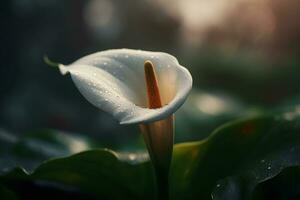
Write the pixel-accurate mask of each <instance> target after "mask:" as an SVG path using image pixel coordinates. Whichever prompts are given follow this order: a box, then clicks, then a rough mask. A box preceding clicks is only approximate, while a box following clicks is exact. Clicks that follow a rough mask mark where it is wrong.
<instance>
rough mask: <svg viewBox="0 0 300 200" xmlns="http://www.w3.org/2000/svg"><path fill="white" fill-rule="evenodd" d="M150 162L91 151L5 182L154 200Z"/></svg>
mask: <svg viewBox="0 0 300 200" xmlns="http://www.w3.org/2000/svg"><path fill="white" fill-rule="evenodd" d="M147 160H148V155H147V154H146V155H145V154H134V153H130V154H125V153H123V154H117V153H116V152H113V151H110V150H91V151H86V152H82V153H79V154H75V155H73V156H70V157H66V158H59V159H54V160H50V161H47V162H45V163H43V164H41V165H40V166H39V167H38V168H37V169H36V170H35V171H34V172H33V173H32V174H28V175H24V173H22V171H21V170H20V169H19V170H18V169H16V170H15V171H14V172H11V173H9V174H7V175H5V176H3V177H2V181H4V183H7V182H10V181H11V180H15V181H17V180H27V181H30V180H31V181H43V182H45V183H51V182H52V183H59V184H63V185H67V186H72V187H74V188H79V189H81V191H83V192H88V193H89V194H91V195H92V196H96V197H98V198H100V199H153V194H154V192H153V190H154V188H153V185H154V184H153V175H152V173H151V171H152V170H151V166H150V165H149V162H145V161H147ZM45 185H47V184H45Z"/></svg>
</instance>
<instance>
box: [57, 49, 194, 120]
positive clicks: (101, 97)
mask: <svg viewBox="0 0 300 200" xmlns="http://www.w3.org/2000/svg"><path fill="white" fill-rule="evenodd" d="M146 60H150V61H151V62H152V63H153V64H154V67H155V70H156V74H157V79H158V84H159V90H160V95H161V99H162V103H163V107H162V108H158V109H148V108H147V89H146V83H145V75H144V62H145V61H146ZM59 69H60V71H61V73H62V74H67V73H70V74H71V76H72V79H73V81H74V83H75V84H76V86H77V88H78V89H79V91H80V92H81V93H82V94H83V96H84V97H85V98H86V99H87V100H88V101H89V102H90V103H92V104H93V105H95V106H96V107H98V108H100V109H101V110H104V111H106V112H108V113H110V114H112V115H113V116H114V117H115V118H117V119H118V120H119V121H120V123H121V124H133V123H147V122H153V121H158V120H161V119H164V118H166V117H168V116H170V115H171V114H173V113H174V112H175V111H176V110H177V109H178V108H179V107H180V106H181V105H182V104H183V102H184V101H185V99H186V98H187V95H188V93H189V91H190V90H191V88H192V76H191V74H190V73H189V71H188V70H187V69H186V68H184V67H183V66H181V65H180V64H179V63H178V61H177V59H176V58H175V57H173V56H171V55H169V54H167V53H162V52H151V51H142V50H131V49H115V50H106V51H101V52H98V53H94V54H91V55H88V56H85V57H83V58H81V59H79V60H77V61H75V62H74V63H72V64H70V65H62V64H60V65H59Z"/></svg>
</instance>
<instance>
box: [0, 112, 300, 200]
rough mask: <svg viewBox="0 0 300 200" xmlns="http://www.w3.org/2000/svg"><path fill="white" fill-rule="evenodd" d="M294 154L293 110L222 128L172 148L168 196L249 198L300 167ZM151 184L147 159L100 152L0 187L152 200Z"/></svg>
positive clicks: (297, 124) (297, 130)
mask: <svg viewBox="0 0 300 200" xmlns="http://www.w3.org/2000/svg"><path fill="white" fill-rule="evenodd" d="M50 135H51V134H50ZM54 143H55V142H54ZM58 146H59V145H58ZM62 146H64V144H63V145H62ZM299 151H300V111H299V110H297V109H296V110H293V111H289V112H286V113H283V114H282V115H275V116H274V115H268V116H258V117H253V118H251V119H245V120H239V121H236V122H233V123H229V124H226V125H224V126H222V127H220V128H218V129H217V130H216V131H215V132H214V133H213V134H212V135H211V136H210V137H208V138H207V139H205V140H202V141H198V142H190V143H183V144H178V145H176V146H175V148H174V153H173V161H172V170H171V174H170V178H171V179H170V182H171V187H170V189H171V191H170V193H171V197H172V199H187V200H188V199H204V200H206V199H211V198H214V199H251V194H252V193H253V190H254V189H255V187H256V186H257V185H259V184H260V183H263V182H265V181H266V180H269V179H270V178H273V177H275V176H276V175H277V174H279V173H280V172H281V171H282V170H283V169H285V168H287V167H290V166H299V165H300V156H299V155H300V152H299ZM153 180H154V177H153V174H152V168H151V165H150V163H149V161H148V156H147V154H145V153H141V152H140V153H117V152H114V151H111V150H105V149H104V150H101V149H98V150H90V151H85V152H81V153H77V154H74V155H72V156H68V157H63V158H57V159H52V160H49V161H46V162H43V163H42V164H41V165H39V166H38V167H37V168H36V169H35V170H34V171H33V172H32V173H27V172H24V170H22V169H21V168H17V169H15V170H14V171H11V172H10V173H3V175H2V176H1V177H0V181H1V182H0V183H2V185H4V186H5V187H7V186H10V187H8V189H9V190H11V191H13V192H14V191H15V188H14V187H12V186H11V185H10V184H9V183H11V182H18V181H21V182H22V181H29V182H31V183H41V182H42V183H43V184H44V186H45V187H49V184H50V185H51V184H61V185H64V186H67V187H72V188H76V189H78V190H80V191H81V192H83V193H85V194H89V195H91V196H94V197H96V198H99V199H153V197H154V190H155V189H154V181H153ZM16 191H17V190H16Z"/></svg>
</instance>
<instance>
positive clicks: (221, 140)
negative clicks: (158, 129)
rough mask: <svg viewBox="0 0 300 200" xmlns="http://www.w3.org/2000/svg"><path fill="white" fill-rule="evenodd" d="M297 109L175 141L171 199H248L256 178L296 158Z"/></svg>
mask: <svg viewBox="0 0 300 200" xmlns="http://www.w3.org/2000/svg"><path fill="white" fill-rule="evenodd" d="M299 113H300V112H298V110H295V111H291V112H287V113H284V114H282V115H278V116H260V117H255V118H252V119H247V120H239V121H237V122H233V123H229V124H226V125H224V126H222V127H220V128H218V129H217V130H216V131H215V132H214V133H213V134H212V135H211V136H210V137H209V138H207V139H206V140H203V141H200V142H192V143H184V144H179V145H177V146H176V147H175V152H174V158H173V166H172V172H171V183H172V186H171V191H172V199H211V198H213V199H250V198H251V194H252V192H253V190H254V188H255V186H256V185H257V184H259V183H261V182H263V181H265V180H267V179H269V178H271V177H274V176H275V175H277V174H278V173H279V172H280V171H281V170H282V169H284V168H286V167H289V166H298V165H299V164H300V156H299V155H300V117H299V116H300V114H299Z"/></svg>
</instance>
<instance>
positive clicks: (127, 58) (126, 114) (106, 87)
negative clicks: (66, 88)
mask: <svg viewBox="0 0 300 200" xmlns="http://www.w3.org/2000/svg"><path fill="white" fill-rule="evenodd" d="M58 67H59V69H60V71H61V73H62V74H67V73H69V74H71V76H72V79H73V81H74V83H75V85H76V86H77V88H78V89H79V91H80V92H81V93H82V94H83V96H84V97H85V98H86V99H87V100H88V101H89V102H91V103H92V104H93V105H95V106H96V107H98V108H100V109H102V110H104V111H106V112H108V113H110V114H112V115H113V116H114V117H115V118H117V119H118V120H119V121H120V123H121V124H133V123H138V124H139V125H140V129H141V131H142V133H143V136H144V139H145V143H146V145H147V148H148V151H149V155H150V158H151V161H152V164H153V167H154V171H155V175H156V183H157V194H158V199H168V198H169V196H168V174H169V168H170V163H171V158H172V151H173V129H174V128H173V121H174V115H173V113H174V112H175V111H176V110H177V109H178V108H179V107H180V106H181V105H182V104H183V102H184V101H185V99H186V98H187V95H188V93H189V91H190V90H191V88H192V77H191V74H190V73H189V71H188V70H187V69H186V68H184V67H183V66H181V65H180V64H179V63H178V61H177V59H176V58H175V57H173V56H171V55H169V54H167V53H162V52H150V51H141V50H130V49H117V50H107V51H102V52H99V53H95V54H92V55H89V56H86V57H83V58H81V59H79V60H77V61H75V62H74V63H72V64H70V65H62V64H59V65H58Z"/></svg>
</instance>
